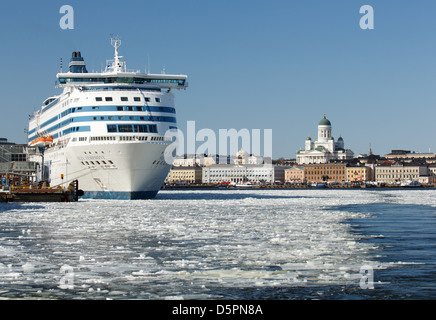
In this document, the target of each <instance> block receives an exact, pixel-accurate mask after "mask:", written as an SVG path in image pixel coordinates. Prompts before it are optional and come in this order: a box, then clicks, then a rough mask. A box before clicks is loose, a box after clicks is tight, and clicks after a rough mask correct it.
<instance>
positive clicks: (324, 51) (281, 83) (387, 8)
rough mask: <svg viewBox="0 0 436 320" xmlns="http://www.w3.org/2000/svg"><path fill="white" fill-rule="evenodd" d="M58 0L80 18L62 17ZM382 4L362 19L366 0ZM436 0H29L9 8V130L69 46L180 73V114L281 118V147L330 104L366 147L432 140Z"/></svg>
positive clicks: (256, 120)
mask: <svg viewBox="0 0 436 320" xmlns="http://www.w3.org/2000/svg"><path fill="white" fill-rule="evenodd" d="M62 5H70V6H71V7H72V8H73V9H74V29H71V30H69V29H66V30H63V29H61V27H60V25H59V21H60V19H61V18H62V16H63V14H62V13H59V10H60V8H61V6H62ZM363 5H370V6H372V7H373V9H374V29H373V30H362V29H361V28H360V25H359V21H360V19H361V17H362V14H361V13H360V12H359V10H360V8H361V6H363ZM434 12H436V2H434V1H431V0H418V1H402V0H396V1H394V0H385V1H374V0H373V1H370V0H361V1H356V0H332V1H325V0H306V1H301V0H295V1H294V0H272V1H268V2H265V1H258V0H253V1H246V0H244V1H242V0H221V1H200V0H196V1H194V0H187V1H183V2H182V1H175V0H167V1H129V0H127V1H124V2H122V3H120V2H119V1H112V0H109V1H84V0H82V1H78V0H73V1H68V2H67V1H65V2H64V1H54V0H49V1H43V2H35V1H20V2H7V3H5V4H3V6H2V9H1V11H0V30H1V31H0V32H1V35H2V37H1V39H2V45H1V50H0V57H1V61H2V77H1V78H0V85H1V88H2V91H1V93H2V96H1V101H0V110H1V112H2V115H3V116H2V119H1V122H0V126H1V131H0V137H4V138H7V139H8V140H9V141H12V142H16V143H25V142H27V141H26V134H25V132H24V129H25V128H27V125H28V115H29V114H31V113H32V112H33V111H34V110H37V109H39V107H40V106H41V104H42V101H43V100H45V99H46V98H47V97H49V96H51V95H56V94H58V93H60V89H55V88H54V85H55V80H56V73H57V72H59V67H60V59H61V58H62V60H63V66H64V70H65V69H66V67H67V65H68V62H69V59H70V57H71V52H73V51H81V52H82V56H83V57H84V59H85V62H86V63H87V69H88V71H90V72H91V71H93V70H94V71H100V70H101V68H102V67H104V65H105V62H106V59H112V58H113V48H112V47H111V45H110V34H115V35H118V36H119V37H120V38H121V39H122V46H121V47H120V49H119V51H120V54H121V55H122V56H124V57H125V59H126V61H127V68H128V69H140V70H141V71H142V72H144V70H145V69H146V68H148V65H150V70H149V71H150V72H152V73H160V72H161V71H162V70H163V69H165V71H166V72H167V73H176V74H179V73H183V74H187V75H188V77H189V78H188V82H189V87H188V89H187V90H186V91H181V92H176V94H175V104H176V109H177V120H178V126H179V128H180V129H181V130H183V131H185V130H186V126H187V122H188V121H195V122H196V128H197V129H198V130H199V129H202V128H210V129H212V130H214V131H216V132H218V130H219V129H232V128H234V129H236V130H240V129H243V128H246V129H248V130H252V129H260V130H265V129H272V138H273V149H272V150H273V158H280V157H283V158H295V153H296V151H297V150H299V149H300V148H304V142H305V139H306V138H307V136H311V137H312V138H314V137H316V136H317V125H318V122H319V120H320V119H322V117H323V115H324V113H326V116H327V118H328V119H329V120H330V121H331V123H332V129H333V130H332V131H333V136H334V137H335V139H337V138H338V137H339V136H342V137H343V138H344V141H345V147H350V148H351V149H352V150H353V151H354V153H355V154H356V155H357V154H359V153H368V150H369V147H370V146H371V148H372V151H373V153H375V154H382V155H383V154H386V153H389V152H390V151H391V150H393V149H406V150H411V151H416V152H428V151H429V149H430V150H431V152H436V139H435V134H434V132H435V130H434V125H435V119H436V108H435V106H436V37H434V36H433V35H434V31H435V30H436V19H434Z"/></svg>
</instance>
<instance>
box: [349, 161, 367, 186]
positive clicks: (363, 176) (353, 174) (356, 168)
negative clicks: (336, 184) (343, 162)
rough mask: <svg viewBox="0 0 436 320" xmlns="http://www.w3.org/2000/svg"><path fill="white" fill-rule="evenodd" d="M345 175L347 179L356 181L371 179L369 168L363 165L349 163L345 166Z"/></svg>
mask: <svg viewBox="0 0 436 320" xmlns="http://www.w3.org/2000/svg"><path fill="white" fill-rule="evenodd" d="M346 171H347V174H346V177H347V181H350V182H357V181H361V182H364V181H371V171H372V170H371V168H370V167H368V166H364V165H353V164H350V165H348V166H347V167H346Z"/></svg>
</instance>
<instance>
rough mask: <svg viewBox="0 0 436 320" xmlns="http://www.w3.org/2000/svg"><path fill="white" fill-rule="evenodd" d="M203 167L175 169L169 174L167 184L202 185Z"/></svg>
mask: <svg viewBox="0 0 436 320" xmlns="http://www.w3.org/2000/svg"><path fill="white" fill-rule="evenodd" d="M201 178H202V168H201V167H173V168H172V169H171V170H170V172H169V173H168V176H167V178H166V179H165V183H180V182H182V183H201Z"/></svg>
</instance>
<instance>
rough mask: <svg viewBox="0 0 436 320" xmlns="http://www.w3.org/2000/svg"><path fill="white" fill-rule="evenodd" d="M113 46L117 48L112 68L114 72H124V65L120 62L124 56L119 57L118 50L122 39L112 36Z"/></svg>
mask: <svg viewBox="0 0 436 320" xmlns="http://www.w3.org/2000/svg"><path fill="white" fill-rule="evenodd" d="M111 45H112V47H114V48H115V56H114V64H113V65H112V68H113V69H114V71H122V68H121V67H122V63H121V61H120V58H122V56H119V55H118V48H119V47H120V46H121V39H120V38H119V37H118V36H116V37H114V36H113V35H112V34H111Z"/></svg>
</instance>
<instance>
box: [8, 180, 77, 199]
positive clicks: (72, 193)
mask: <svg viewBox="0 0 436 320" xmlns="http://www.w3.org/2000/svg"><path fill="white" fill-rule="evenodd" d="M81 195H83V191H82V190H79V183H78V181H77V180H74V181H72V182H71V183H70V185H69V186H68V188H66V189H63V188H49V187H46V186H44V185H43V186H41V187H40V188H38V187H37V188H30V187H25V188H24V187H23V188H13V189H11V190H8V191H3V192H0V202H74V201H78V200H79V196H81Z"/></svg>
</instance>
